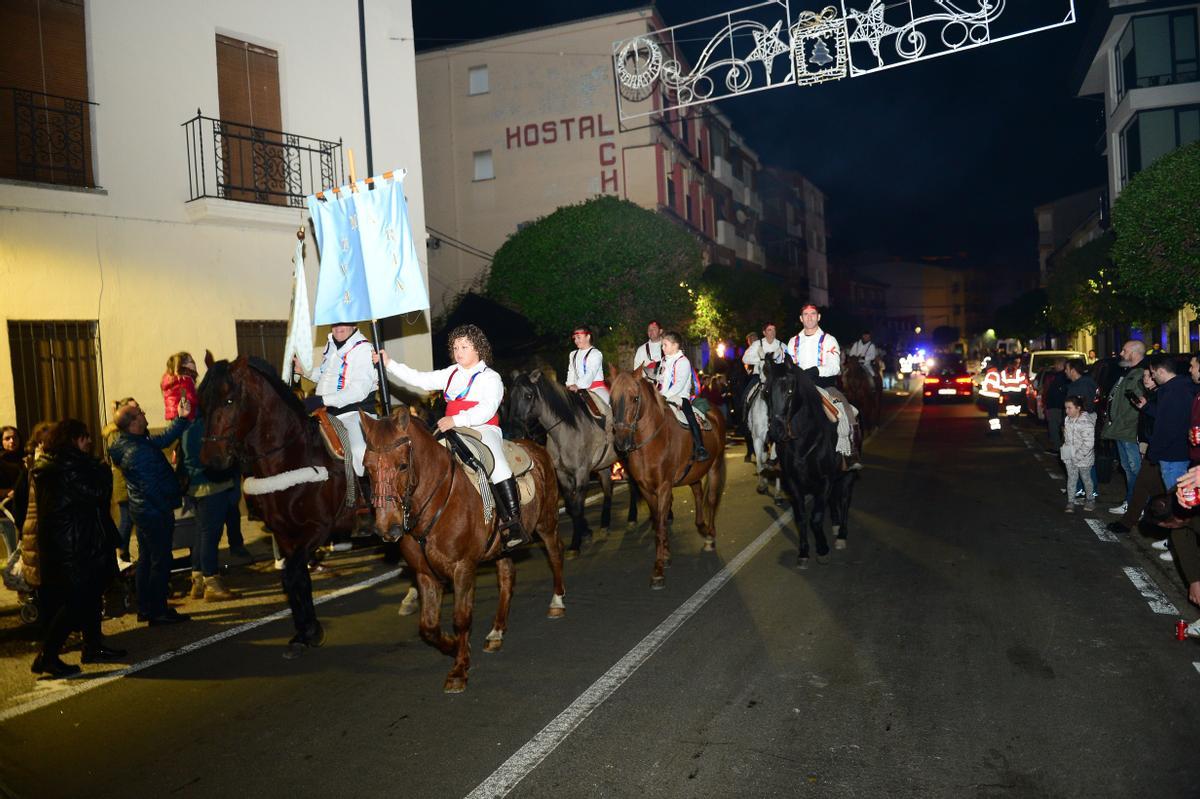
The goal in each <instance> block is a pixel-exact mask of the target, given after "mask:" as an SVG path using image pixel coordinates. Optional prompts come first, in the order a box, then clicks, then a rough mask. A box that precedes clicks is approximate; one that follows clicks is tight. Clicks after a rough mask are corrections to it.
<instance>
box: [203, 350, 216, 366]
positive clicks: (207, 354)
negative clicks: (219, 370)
mask: <svg viewBox="0 0 1200 799" xmlns="http://www.w3.org/2000/svg"><path fill="white" fill-rule="evenodd" d="M214 363H215V361H214V360H213V356H212V350H205V351H204V368H205V369H211V368H212V365H213V364H214Z"/></svg>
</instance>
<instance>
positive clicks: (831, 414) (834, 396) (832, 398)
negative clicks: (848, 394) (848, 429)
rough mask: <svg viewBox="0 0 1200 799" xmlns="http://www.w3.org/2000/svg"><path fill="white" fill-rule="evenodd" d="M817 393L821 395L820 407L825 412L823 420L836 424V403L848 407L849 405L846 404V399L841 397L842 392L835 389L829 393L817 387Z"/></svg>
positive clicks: (827, 390)
mask: <svg viewBox="0 0 1200 799" xmlns="http://www.w3.org/2000/svg"><path fill="white" fill-rule="evenodd" d="M817 393H818V394H820V395H821V407H822V408H823V409H824V411H825V418H826V419H828V420H829V421H831V422H834V423H835V424H836V423H837V420H838V409H837V404H836V403H838V402H841V403H843V404H845V405H849V404H850V403H849V402H846V398H845V397H844V396H843V395H842V392H840V391H837V390H836V389H834V390H832V391H831V390H829V389H827V388H822V387H820V386H817Z"/></svg>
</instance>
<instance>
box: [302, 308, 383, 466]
mask: <svg viewBox="0 0 1200 799" xmlns="http://www.w3.org/2000/svg"><path fill="white" fill-rule="evenodd" d="M371 354H372V349H371V342H370V341H368V340H367V338H366V336H364V335H363V334H362V333H360V332H359V331H358V327H357V326H356V325H355V324H354V323H353V322H338V323H337V324H335V325H333V326H332V327H331V328H330V332H329V340H328V341H327V342H325V350H324V352H322V353H321V363H319V364H318V365H317V366H316V368H314V369H313V371H312V373H311V374H306V373H305V372H304V367H303V366H302V365H301V364H300V359H299V358H297V357H293V365H294V368H295V370H296V373H297V374H303V375H304V376H305V377H307V378H308V379H309V380H312V381H313V382H314V383H316V384H317V388H316V391H315V392H314V393H313V395H312V396H310V397H305V399H304V407H305V409H306V410H307V411H308V412H309V413H312V412H314V411H316V410H317V409H319V408H324V409H325V412H326V413H327V414H328V415H330V416H336V417H337V418H338V420H339V421H340V422H341V423H342V424H343V425H344V426H345V428H346V437H347V439H348V440H349V443H350V452H347V453H346V456H347V457H352V458H353V462H354V472H355V474H357V475H358V476H359V477H362V475H363V466H362V462H363V454H364V453H365V452H366V451H367V445H366V443H365V442H364V441H363V435H362V427H361V426H360V425H359V421H358V411H359V410H360V409H361V410H364V411H366V412H367V413H375V389H376V388H377V387H378V386H379V375H378V373H377V372H376V371H375V369H374V367H373V366H372V365H371Z"/></svg>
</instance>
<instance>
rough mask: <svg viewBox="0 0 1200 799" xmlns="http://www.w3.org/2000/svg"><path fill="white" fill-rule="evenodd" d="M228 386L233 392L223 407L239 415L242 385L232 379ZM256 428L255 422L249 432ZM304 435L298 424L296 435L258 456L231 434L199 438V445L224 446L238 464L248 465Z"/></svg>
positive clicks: (302, 428) (301, 427)
mask: <svg viewBox="0 0 1200 799" xmlns="http://www.w3.org/2000/svg"><path fill="white" fill-rule="evenodd" d="M229 384H230V385H231V386H233V390H232V391H230V394H229V397H228V398H227V399H226V400H225V405H226V406H233V407H234V409H236V410H237V412H238V414H239V415H240V413H241V399H242V385H241V384H240V383H238V382H236V381H234V380H232V379H230V380H229ZM210 413H211V411H210ZM257 428H258V423H257V422H255V423H254V424H253V425H251V427H250V430H251V431H253V430H256V429H257ZM304 434H305V425H304V424H300V425H299V432H298V433H296V434H295V435H292V436H291V437H289V438H286V439H284V442H283V443H282V444H280V445H279V446H277V447H272V448H271V449H268V450H266V451H264V452H261V453H259V454H258V455H250V454H248V450H247V449H246V446H245V444H244V443H243V439H241V438H239V437H238V436H236V435H234V434H233V433H226V434H225V435H223V436H214V435H205V436H201V438H200V443H201V445H203V444H206V443H214V444H224V445H225V446H226V447H228V449H229V451H230V452H231V453H232V454H233V457H234V458H235V459H236V460H237V461H238V462H239V463H242V464H250V463H257V462H258V461H260V460H262V459H263V458H265V457H267V456H268V455H274V454H275V453H276V452H281V451H282V450H284V449H287V448H288V447H289V446H291V445H292V443H293V442H295V441H296V439H298V438H299V437H300V436H302V435H304Z"/></svg>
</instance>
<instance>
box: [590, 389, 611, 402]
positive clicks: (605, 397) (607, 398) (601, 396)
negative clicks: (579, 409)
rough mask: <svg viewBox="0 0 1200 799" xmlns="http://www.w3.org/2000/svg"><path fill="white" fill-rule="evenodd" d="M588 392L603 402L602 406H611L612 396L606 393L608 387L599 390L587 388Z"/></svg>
mask: <svg viewBox="0 0 1200 799" xmlns="http://www.w3.org/2000/svg"><path fill="white" fill-rule="evenodd" d="M588 391H590V392H592V393H593V394H595V395H596V396H597V397H598V398H599V399H602V400H604V404H605V405H608V406H611V405H612V395H611V394H609V393H608V386H600V388H589V389H588Z"/></svg>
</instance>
